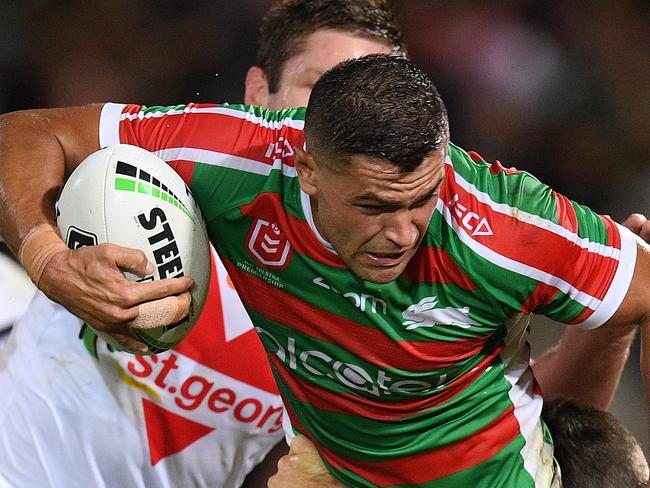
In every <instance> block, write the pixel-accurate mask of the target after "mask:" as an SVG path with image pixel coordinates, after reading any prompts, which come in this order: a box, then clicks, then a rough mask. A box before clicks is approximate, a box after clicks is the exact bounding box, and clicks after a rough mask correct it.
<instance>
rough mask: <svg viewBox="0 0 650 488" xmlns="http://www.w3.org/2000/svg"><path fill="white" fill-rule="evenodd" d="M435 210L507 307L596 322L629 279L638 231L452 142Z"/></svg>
mask: <svg viewBox="0 0 650 488" xmlns="http://www.w3.org/2000/svg"><path fill="white" fill-rule="evenodd" d="M447 171H448V178H447V180H446V186H445V189H444V190H443V192H442V194H441V201H440V202H439V210H440V211H441V212H442V213H443V216H444V218H445V220H446V221H447V224H449V227H450V228H451V229H452V233H453V234H454V238H455V239H457V240H459V241H460V244H459V247H460V248H461V249H462V250H461V251H459V253H460V254H463V255H464V259H466V261H467V262H468V263H470V264H469V267H470V268H472V269H473V272H472V278H473V279H475V281H477V282H478V283H479V284H480V286H483V287H485V288H486V289H489V290H491V292H492V295H493V296H494V297H495V300H496V301H497V302H499V303H500V304H502V305H503V306H504V307H505V308H508V309H509V312H510V313H514V312H524V313H533V312H534V313H538V314H542V315H546V316H548V317H550V318H552V319H554V320H557V321H560V322H564V323H568V324H578V325H580V326H582V327H585V328H595V327H598V326H600V325H602V324H603V323H604V322H606V321H607V320H608V319H609V318H610V317H611V316H612V315H613V314H614V312H615V311H616V310H617V309H618V307H619V306H620V304H621V303H622V301H623V298H624V297H625V294H626V293H627V290H628V288H629V285H630V283H631V280H632V275H633V271H634V264H635V261H636V249H637V248H636V238H635V236H634V235H633V234H632V233H631V232H630V231H629V230H628V229H626V228H624V227H622V226H620V225H618V224H616V223H615V222H613V221H612V220H611V219H610V218H608V217H605V216H601V215H597V214H596V213H594V212H593V211H591V210H590V209H589V208H587V207H585V206H582V205H579V204H577V203H575V202H573V201H571V200H569V199H568V198H566V197H564V196H562V195H560V194H559V193H557V192H555V191H553V190H552V189H551V188H549V187H548V186H546V185H544V184H543V183H541V182H540V181H539V180H537V179H536V178H534V177H533V176H531V175H530V174H529V173H527V172H524V171H517V170H515V169H512V168H509V169H506V168H504V167H503V166H501V164H500V163H499V162H498V161H497V162H495V163H492V164H488V163H486V162H485V161H483V160H482V159H481V158H480V156H478V155H476V154H473V153H469V154H468V153H465V152H464V151H462V150H461V149H459V148H457V147H455V146H452V147H451V149H450V158H449V160H448V165H447Z"/></svg>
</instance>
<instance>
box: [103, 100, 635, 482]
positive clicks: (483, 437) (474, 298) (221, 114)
mask: <svg viewBox="0 0 650 488" xmlns="http://www.w3.org/2000/svg"><path fill="white" fill-rule="evenodd" d="M303 119H304V110H303V109H292V110H284V111H279V112H273V111H269V110H264V109H258V108H253V107H245V106H239V105H221V106H216V105H179V106H174V107H149V108H146V107H140V106H134V105H130V106H122V105H107V106H106V107H105V108H104V111H103V115H102V122H101V127H100V132H101V141H102V144H103V145H107V144H111V143H116V142H122V143H129V144H135V145H138V146H141V147H143V148H145V149H148V150H150V151H152V152H154V153H155V154H157V155H158V156H160V157H161V158H163V159H164V160H166V161H168V162H169V163H170V164H171V165H172V166H173V167H174V168H175V169H176V170H177V171H178V172H179V173H180V174H181V175H182V176H183V178H184V179H185V180H186V182H187V183H188V185H189V186H190V187H191V189H192V192H193V193H194V197H195V198H196V200H197V202H198V203H199V206H200V207H201V209H202V211H203V214H204V217H205V220H206V222H207V227H208V231H209V233H210V237H211V239H212V241H213V243H214V245H215V247H216V249H217V251H218V252H219V254H220V256H221V257H222V259H223V262H224V263H225V265H226V267H227V269H228V272H229V274H230V276H231V278H232V280H233V281H234V283H235V285H236V288H237V290H238V293H239V294H240V296H241V298H242V300H243V302H244V304H245V306H246V308H247V311H248V313H249V314H250V316H251V318H252V320H253V323H254V324H255V325H256V328H257V330H258V332H259V335H260V338H261V339H262V342H263V343H264V346H265V348H266V350H267V352H268V356H269V359H270V361H271V365H272V368H273V371H274V375H275V378H276V381H277V382H278V386H279V389H280V391H281V393H282V396H283V399H284V402H285V406H286V409H287V412H288V414H289V417H290V419H291V425H292V428H293V429H294V431H296V432H301V433H305V434H307V435H308V436H309V437H310V438H311V439H312V440H313V441H314V442H315V444H316V445H317V446H318V448H319V451H320V453H321V455H322V457H323V459H324V461H325V462H326V464H327V465H328V466H329V468H330V469H331V470H332V472H333V473H334V474H335V476H336V477H337V478H339V479H340V480H342V481H343V482H344V483H346V484H347V485H349V486H359V487H366V486H380V487H409V486H422V487H458V486H476V487H490V488H493V487H497V486H504V487H512V486H516V487H526V486H551V484H552V483H553V476H554V470H553V460H552V446H551V443H550V439H549V438H548V435H547V434H546V432H545V429H544V426H543V424H542V422H541V421H540V417H539V415H540V410H541V397H540V395H539V394H538V392H537V391H536V388H535V382H534V380H533V377H532V374H531V371H530V368H529V366H528V360H529V348H528V345H527V343H526V338H527V332H528V331H527V328H528V321H527V317H528V314H530V313H532V312H535V313H541V314H544V315H547V316H549V317H551V318H553V319H556V320H559V321H562V322H566V323H573V324H582V325H583V326H586V327H596V326H598V325H600V324H602V323H603V322H605V321H606V320H607V319H608V318H609V317H610V316H611V315H612V314H613V313H614V311H615V310H616V309H617V308H618V306H619V305H620V303H621V301H622V299H623V296H624V295H625V293H626V290H627V288H628V285H629V282H630V280H631V275H632V270H633V267H634V261H635V258H636V247H635V243H634V238H633V236H632V235H631V234H630V233H629V232H628V231H626V230H625V229H622V228H620V227H619V226H617V225H616V224H614V223H613V222H612V221H611V220H609V219H608V218H605V217H601V216H598V215H596V214H594V213H593V212H591V211H590V210H589V209H587V208H585V207H582V206H580V205H577V204H575V203H573V202H571V201H569V200H568V199H566V198H564V197H563V196H561V195H559V194H557V193H555V192H553V191H552V190H551V189H549V188H548V187H546V186H544V185H543V184H542V183H540V182H539V181H538V180H536V179H535V178H534V177H532V176H531V175H529V174H528V173H525V172H518V171H516V170H511V169H505V168H503V167H502V166H501V165H500V164H499V163H494V164H488V163H486V162H484V161H482V160H480V158H479V157H478V156H477V155H474V154H468V153H466V152H464V151H463V150H462V149H460V148H458V147H456V146H454V145H450V149H449V157H448V160H447V162H446V177H445V182H444V184H443V188H442V191H441V194H440V198H439V200H438V203H437V209H436V212H435V213H434V215H433V218H432V220H431V223H430V225H429V228H428V232H427V235H426V236H425V238H424V240H423V242H422V245H421V247H420V250H419V251H418V253H417V254H416V256H415V257H414V258H413V260H412V261H411V262H410V263H409V265H408V267H407V269H406V270H405V272H404V273H403V274H402V275H401V276H400V277H399V278H398V279H397V280H395V281H394V282H391V283H388V284H374V283H370V282H366V281H363V280H360V279H359V278H357V277H356V276H354V275H353V274H352V273H351V272H350V271H349V270H348V269H347V268H346V267H345V265H344V264H343V262H342V261H341V260H340V259H339V257H338V256H337V254H336V252H335V251H334V250H333V249H332V248H331V247H329V246H328V243H326V242H325V241H324V240H323V239H322V238H321V237H320V236H319V234H318V232H317V230H316V229H315V227H314V224H313V220H312V216H311V211H310V206H309V201H308V197H306V195H305V194H303V193H302V192H301V191H300V187H299V184H298V180H297V176H296V170H295V167H294V149H293V148H294V147H296V146H300V145H302V144H303V135H302V128H303Z"/></svg>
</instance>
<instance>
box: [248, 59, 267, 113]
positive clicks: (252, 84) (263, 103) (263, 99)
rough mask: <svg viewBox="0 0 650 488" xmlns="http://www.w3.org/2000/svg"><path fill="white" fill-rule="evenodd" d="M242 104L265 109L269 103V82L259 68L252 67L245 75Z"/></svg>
mask: <svg viewBox="0 0 650 488" xmlns="http://www.w3.org/2000/svg"><path fill="white" fill-rule="evenodd" d="M244 85H245V89H244V103H245V104H246V105H257V106H258V107H267V106H268V102H269V82H268V80H267V79H266V73H265V72H264V70H263V69H262V68H260V67H259V66H253V67H251V68H250V69H249V70H248V73H247V74H246V81H245V82H244Z"/></svg>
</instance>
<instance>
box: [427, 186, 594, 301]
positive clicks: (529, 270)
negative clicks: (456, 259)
mask: <svg viewBox="0 0 650 488" xmlns="http://www.w3.org/2000/svg"><path fill="white" fill-rule="evenodd" d="M436 209H437V210H438V211H439V212H440V213H441V214H442V216H443V218H444V219H445V221H446V222H447V224H448V225H449V227H451V228H452V229H453V230H454V232H455V233H456V235H457V236H458V238H459V239H460V240H461V241H462V242H463V243H464V244H466V245H467V246H468V247H470V248H471V249H472V250H473V251H475V252H476V253H477V254H479V255H481V256H483V257H484V258H485V259H487V260H489V261H490V262H492V263H494V264H496V265H497V266H501V267H502V268H505V269H507V270H509V271H513V272H515V273H519V274H521V275H524V276H530V277H531V278H533V279H535V280H537V281H541V282H542V283H546V284H547V285H551V286H554V287H555V288H557V289H558V290H560V291H562V292H563V293H566V294H567V295H569V296H570V297H571V299H572V300H575V301H577V302H578V303H580V304H582V305H584V306H585V307H589V308H590V309H592V310H596V309H597V308H598V306H599V305H600V303H601V301H600V300H598V299H597V298H596V297H593V296H591V295H589V294H587V293H584V292H582V291H580V290H578V289H577V288H575V287H574V286H572V285H571V284H570V283H568V282H566V281H564V280H563V279H561V278H558V277H557V276H553V275H552V274H550V273H547V272H545V271H542V270H540V269H537V268H533V267H532V266H529V265H527V264H524V263H520V262H518V261H515V260H513V259H510V258H508V257H506V256H503V255H501V254H499V253H497V252H495V251H493V250H492V249H490V248H489V247H486V246H484V245H483V244H481V243H480V242H477V241H475V240H474V239H473V238H472V237H470V236H469V234H467V232H465V229H463V228H462V227H460V226H459V225H458V224H457V222H456V220H455V219H454V218H453V217H452V215H451V211H450V210H449V208H448V207H447V206H446V205H445V204H444V203H443V201H442V200H441V199H438V203H437V205H436Z"/></svg>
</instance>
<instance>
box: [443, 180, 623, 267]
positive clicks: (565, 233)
mask: <svg viewBox="0 0 650 488" xmlns="http://www.w3.org/2000/svg"><path fill="white" fill-rule="evenodd" d="M454 176H455V178H456V182H457V183H458V186H460V187H461V188H462V189H463V190H465V191H466V192H468V193H470V194H472V195H474V197H476V199H477V200H478V201H479V202H481V203H484V204H487V205H489V206H490V208H491V209H492V210H493V211H494V212H497V213H500V214H503V215H507V216H508V217H512V218H514V219H517V220H519V221H521V222H525V223H527V224H530V225H533V226H535V227H539V228H540V229H545V230H547V231H549V232H552V233H553V234H556V235H558V236H560V237H563V238H565V239H566V240H568V241H569V242H572V243H574V244H575V245H577V246H579V247H581V248H583V249H587V251H589V252H592V253H595V254H599V255H601V256H605V257H611V258H613V259H619V254H620V250H619V249H616V248H615V247H612V246H607V245H604V244H600V243H598V242H591V241H589V239H587V238H584V237H580V236H579V235H578V234H576V233H575V232H571V231H570V230H568V229H565V228H564V227H562V226H561V225H558V224H556V223H554V222H552V221H550V220H547V219H544V218H542V217H540V216H538V215H534V214H531V213H528V212H524V211H523V210H520V209H518V208H515V207H511V206H510V205H507V204H505V203H497V202H495V201H493V200H492V199H491V198H490V195H489V194H487V193H485V192H482V191H480V190H479V189H478V188H477V187H476V185H474V184H473V183H470V182H469V181H467V180H466V179H465V178H463V177H462V176H461V175H460V174H458V173H457V172H454Z"/></svg>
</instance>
